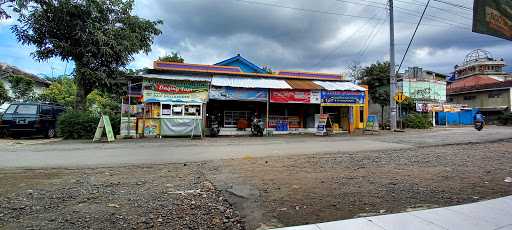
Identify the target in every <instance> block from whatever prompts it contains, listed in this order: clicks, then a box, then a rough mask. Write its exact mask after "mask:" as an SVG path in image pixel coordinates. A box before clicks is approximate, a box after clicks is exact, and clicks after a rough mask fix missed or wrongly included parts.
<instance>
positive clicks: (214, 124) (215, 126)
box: [208, 115, 220, 137]
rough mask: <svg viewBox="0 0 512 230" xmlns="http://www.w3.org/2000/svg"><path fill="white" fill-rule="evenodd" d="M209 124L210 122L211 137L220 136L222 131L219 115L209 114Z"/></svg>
mask: <svg viewBox="0 0 512 230" xmlns="http://www.w3.org/2000/svg"><path fill="white" fill-rule="evenodd" d="M208 124H209V128H208V129H209V130H208V131H209V134H210V137H216V136H219V133H220V126H219V120H218V118H217V116H215V115H211V116H208Z"/></svg>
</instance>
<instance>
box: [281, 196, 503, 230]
mask: <svg viewBox="0 0 512 230" xmlns="http://www.w3.org/2000/svg"><path fill="white" fill-rule="evenodd" d="M341 229H343V230H351V229H354V230H410V229H414V230H422V229H433V230H437V229H440V230H462V229H463V230H473V229H474V230H512V196H507V197H503V198H499V199H494V200H488V201H482V202H477V203H472V204H465V205H458V206H451V207H445V208H436V209H429V210H423V211H414V212H405V213H398V214H390V215H383V216H373V217H363V218H357V219H349V220H342V221H334V222H327V223H320V224H311V225H303V226H295V227H287V228H280V230H341Z"/></svg>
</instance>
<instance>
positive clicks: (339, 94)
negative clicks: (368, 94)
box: [321, 90, 365, 106]
mask: <svg viewBox="0 0 512 230" xmlns="http://www.w3.org/2000/svg"><path fill="white" fill-rule="evenodd" d="M364 100H365V99H364V91H325V90H322V94H321V101H322V105H324V106H330V105H332V106H343V105H348V106H351V105H364Z"/></svg>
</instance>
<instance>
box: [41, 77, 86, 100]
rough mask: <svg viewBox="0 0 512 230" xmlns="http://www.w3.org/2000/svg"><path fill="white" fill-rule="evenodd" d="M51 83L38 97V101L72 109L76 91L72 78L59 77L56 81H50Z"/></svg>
mask: <svg viewBox="0 0 512 230" xmlns="http://www.w3.org/2000/svg"><path fill="white" fill-rule="evenodd" d="M52 82H53V83H52V84H51V85H50V87H48V88H46V89H45V90H44V91H43V92H42V93H41V94H40V95H39V100H41V101H48V102H54V103H58V104H61V105H63V106H65V107H66V108H73V107H74V105H75V101H76V98H75V97H76V91H77V86H76V84H75V82H74V80H73V78H71V77H69V76H61V77H59V78H57V79H52Z"/></svg>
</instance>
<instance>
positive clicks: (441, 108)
mask: <svg viewBox="0 0 512 230" xmlns="http://www.w3.org/2000/svg"><path fill="white" fill-rule="evenodd" d="M464 108H467V105H461V104H439V103H422V102H420V103H416V111H417V112H423V113H427V112H459V111H460V110H461V109H464Z"/></svg>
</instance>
